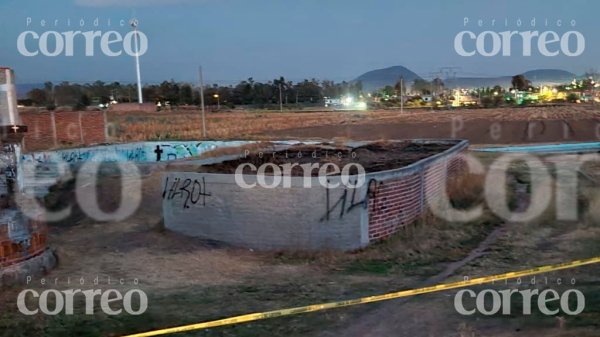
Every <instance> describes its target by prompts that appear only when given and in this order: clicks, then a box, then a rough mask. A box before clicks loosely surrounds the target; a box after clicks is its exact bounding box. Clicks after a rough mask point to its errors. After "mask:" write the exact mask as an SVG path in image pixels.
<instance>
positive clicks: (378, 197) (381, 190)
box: [368, 143, 466, 241]
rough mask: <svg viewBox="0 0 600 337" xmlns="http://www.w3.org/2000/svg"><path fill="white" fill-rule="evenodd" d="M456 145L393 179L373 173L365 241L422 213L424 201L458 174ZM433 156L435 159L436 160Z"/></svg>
mask: <svg viewBox="0 0 600 337" xmlns="http://www.w3.org/2000/svg"><path fill="white" fill-rule="evenodd" d="M465 148H466V143H465V144H459V145H457V147H454V148H452V149H450V150H448V151H446V153H443V154H441V155H437V156H434V157H433V158H428V159H426V161H425V162H421V163H416V164H413V165H411V166H414V167H412V168H411V167H407V168H404V169H401V170H407V172H409V173H408V174H405V175H400V176H396V177H386V174H375V175H373V177H372V179H373V180H372V181H371V184H370V186H369V192H368V193H369V204H368V212H369V241H374V240H380V239H383V238H386V237H389V236H390V235H392V234H394V233H396V232H398V230H400V229H401V228H403V227H404V226H406V225H408V224H410V223H412V222H414V221H415V220H417V219H418V218H419V217H420V216H421V215H422V214H423V213H424V211H425V209H426V206H427V201H426V199H425V198H436V197H438V196H439V195H440V192H442V191H443V189H442V187H443V186H442V184H445V183H446V179H447V178H449V177H451V176H454V175H457V174H460V173H461V172H462V171H463V169H464V166H465V162H464V160H463V158H462V156H461V153H462V152H463V151H464V149H465ZM436 157H437V158H436Z"/></svg>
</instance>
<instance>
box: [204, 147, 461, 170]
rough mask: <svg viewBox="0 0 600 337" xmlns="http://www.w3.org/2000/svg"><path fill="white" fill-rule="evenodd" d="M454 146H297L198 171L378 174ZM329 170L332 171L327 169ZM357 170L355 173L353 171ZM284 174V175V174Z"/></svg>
mask: <svg viewBox="0 0 600 337" xmlns="http://www.w3.org/2000/svg"><path fill="white" fill-rule="evenodd" d="M452 146H453V144H443V143H415V142H411V141H404V142H377V143H369V144H367V145H363V146H359V147H354V148H353V147H347V146H335V145H327V144H323V145H297V146H292V147H290V148H288V149H287V150H283V151H274V152H254V153H251V154H249V155H247V156H244V157H242V158H240V159H235V160H228V161H224V162H222V163H218V164H212V165H206V166H202V167H200V169H199V172H203V173H222V174H223V173H224V174H233V173H235V171H236V170H237V168H238V167H240V165H243V164H252V165H254V167H256V168H258V167H260V166H261V165H264V164H267V163H270V164H274V165H277V166H280V167H281V166H283V165H286V164H287V165H289V164H291V165H293V167H292V168H291V171H290V172H291V175H292V176H303V175H304V169H303V168H302V167H301V166H300V165H303V164H319V167H322V166H323V165H325V164H327V163H332V164H335V165H337V166H338V167H339V168H340V169H341V168H343V167H344V166H346V165H349V164H360V165H362V167H364V169H365V172H367V173H370V172H378V171H386V170H392V169H396V168H400V167H404V166H407V165H410V164H412V163H415V162H417V161H419V160H421V159H425V158H427V157H429V156H432V155H435V154H437V153H440V152H443V151H445V150H447V149H449V148H451V147H452ZM328 169H329V171H331V170H333V168H332V167H328ZM349 169H350V173H351V174H354V173H356V167H355V166H354V165H353V166H351V167H349ZM253 170H254V168H252V167H251V166H250V165H245V166H244V168H243V173H244V174H252V173H256V172H255V171H253ZM353 170H354V172H353ZM318 171H319V170H318V169H314V170H312V172H311V175H312V176H318V173H319V172H318ZM272 173H273V168H272V167H267V168H266V170H265V174H272ZM284 174H285V173H284Z"/></svg>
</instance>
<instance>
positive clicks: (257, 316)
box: [123, 256, 600, 337]
mask: <svg viewBox="0 0 600 337" xmlns="http://www.w3.org/2000/svg"><path fill="white" fill-rule="evenodd" d="M599 262H600V256H598V257H593V258H589V259H584V260H576V261H572V262H567V263H561V264H556V265H549V266H542V267H537V268H532V269H527V270H522V271H515V272H509V273H505V274H499V275H492V276H485V277H479V278H474V279H470V280H465V281H459V282H452V283H446V284H438V285H435V286H430V287H423V288H418V289H411V290H402V291H398V292H394V293H388V294H382V295H375V296H367V297H362V298H357V299H352V300H346V301H337V302H330V303H322V304H313V305H307V306H302V307H296V308H288V309H279V310H273V311H265V312H257V313H253V314H246V315H241V316H234V317H229V318H223V319H218V320H215V321H209V322H203V323H196V324H189V325H182V326H177V327H172V328H166V329H159V330H153V331H148V332H142V333H137V334H133V335H127V336H123V337H147V336H159V335H166V334H172V333H178V332H185V331H192V330H199V329H207V328H214V327H218V326H224V325H232V324H239V323H244V322H251V321H257V320H262V319H267V318H274V317H281V316H290V315H297V314H302V313H306V312H315V311H321V310H327V309H333V308H339V307H347V306H351V305H357V304H363V303H371V302H378V301H385V300H391V299H395V298H401V297H409V296H414V295H419V294H425V293H433V292H438V291H442V290H448V289H456V288H464V287H468V286H472V285H478V284H484V283H489V282H493V281H502V280H508V279H513V278H518V277H524V276H531V275H536V274H542V273H548V272H552V271H557V270H564V269H570V268H575V267H580V266H585V265H589V264H594V263H599Z"/></svg>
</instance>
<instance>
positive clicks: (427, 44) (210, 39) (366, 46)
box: [0, 0, 600, 84]
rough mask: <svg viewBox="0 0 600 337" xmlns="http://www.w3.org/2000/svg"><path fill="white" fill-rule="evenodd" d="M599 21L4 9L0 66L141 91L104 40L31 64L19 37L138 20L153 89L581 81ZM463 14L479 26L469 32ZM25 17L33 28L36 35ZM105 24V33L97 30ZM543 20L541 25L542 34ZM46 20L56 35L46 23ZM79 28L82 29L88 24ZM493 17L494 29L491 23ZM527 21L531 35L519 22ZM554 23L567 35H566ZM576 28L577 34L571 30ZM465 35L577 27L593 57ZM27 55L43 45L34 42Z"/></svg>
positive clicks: (263, 9)
mask: <svg viewBox="0 0 600 337" xmlns="http://www.w3.org/2000/svg"><path fill="white" fill-rule="evenodd" d="M598 13H600V2H599V1H592V0H589V1H572V0H571V1H549V0H539V1H522V0H509V1H507V0H502V1H448V0H430V1H391V0H388V1H384V0H370V1H355V0H296V1H287V0H285V1H284V0H145V1H144V0H53V1H47V0H3V1H2V2H1V3H0V15H1V17H2V20H0V45H1V46H2V48H1V49H0V66H8V67H12V68H14V69H15V72H16V75H17V80H18V82H19V83H39V82H44V81H47V80H51V81H62V80H68V81H76V82H89V81H95V80H102V81H121V82H134V81H135V68H134V59H133V57H131V56H129V55H127V54H124V53H123V54H122V55H121V56H117V57H110V56H106V55H104V54H102V52H101V50H100V46H99V39H98V40H97V41H96V42H97V43H96V45H95V47H94V48H95V55H94V56H85V55H83V52H84V47H85V42H84V41H83V40H81V41H79V40H77V39H76V40H75V45H74V51H75V56H65V55H64V54H61V55H59V56H55V57H50V56H45V55H41V54H39V55H37V56H33V57H27V56H23V55H22V54H20V53H19V51H18V49H17V39H18V36H19V35H20V34H21V33H23V32H25V31H29V30H31V31H34V32H36V33H38V34H42V33H44V32H46V31H57V32H59V33H62V32H65V31H74V30H75V31H76V30H81V31H101V32H102V33H104V32H107V31H111V30H116V31H118V32H120V33H122V34H123V35H125V34H126V33H127V32H129V31H130V27H129V26H128V25H127V26H125V27H120V26H119V21H120V20H126V21H127V20H129V19H130V18H131V17H132V15H135V16H136V17H137V18H138V19H139V21H140V25H139V28H140V30H141V31H142V32H143V33H144V34H145V35H146V36H147V37H148V41H149V43H148V51H147V53H146V54H144V55H143V56H142V57H141V68H142V81H143V82H144V83H150V82H160V81H163V80H169V79H174V80H178V81H191V82H196V81H197V77H198V75H197V68H198V65H199V64H202V65H203V68H204V77H205V80H206V82H208V83H220V84H233V83H236V82H238V81H239V80H242V79H246V78H248V77H253V78H254V79H255V80H258V81H266V80H270V79H273V78H275V77H278V76H284V77H286V78H287V79H290V80H294V81H298V80H302V79H304V78H313V77H314V78H317V79H331V80H336V81H341V80H352V79H353V78H355V77H357V76H358V75H360V74H362V73H364V72H366V71H369V70H373V69H377V68H384V67H388V66H393V65H403V66H405V67H407V68H409V69H411V70H413V71H415V72H416V73H418V74H419V75H421V76H423V77H426V78H428V77H431V76H432V74H433V73H435V72H437V71H439V68H440V67H449V66H453V67H460V70H458V73H457V75H458V76H496V75H513V74H516V73H519V72H523V71H527V70H532V69H540V68H557V69H564V70H568V71H572V72H575V73H577V74H581V73H583V72H584V71H586V70H588V69H590V68H596V69H598V68H600V46H599V44H598V42H599V41H600V19H598ZM465 17H468V18H469V19H470V21H471V22H470V24H468V25H467V26H466V27H464V26H463V19H464V18H465ZM27 18H31V21H32V22H31V24H30V25H29V27H28V26H27ZM96 18H98V19H99V20H98V21H99V26H98V27H94V26H93V20H94V19H96ZM533 18H536V23H537V25H536V27H533V28H532V27H531V26H530V22H531V20H532V19H533ZM43 19H45V20H46V21H47V24H46V27H41V26H40V21H41V20H43ZM68 19H70V20H71V27H69V26H68V25H67V20H68ZM81 19H83V20H84V21H85V25H84V26H83V27H79V22H80V20H81ZM109 19H110V20H111V26H110V27H109V26H108V25H107V22H108V20H109ZM478 19H483V20H485V23H484V27H478V26H477V23H476V22H477V20H478ZM492 19H495V20H496V27H491V26H490V21H491V20H492ZM505 19H507V20H508V23H509V24H508V27H505V26H504V20H505ZM518 19H521V20H522V26H521V27H518V26H517V25H516V21H517V20H518ZM546 19H548V26H547V27H546V26H544V24H545V20H546ZM55 20H58V25H57V26H54V24H55ZM556 20H561V21H562V22H563V26H562V27H556V24H555V23H556ZM571 20H575V22H576V25H575V27H571V26H570V24H569V22H571ZM463 30H471V31H473V32H474V33H475V34H479V33H480V32H482V31H485V30H492V31H495V32H502V31H506V30H516V31H529V30H538V31H540V32H543V31H546V30H552V31H555V32H556V33H558V34H559V35H562V34H563V33H565V32H566V31H569V30H575V31H578V32H580V33H581V34H582V35H583V36H584V37H585V43H586V44H585V51H584V52H583V53H582V54H581V55H579V56H575V57H568V56H565V55H563V54H560V55H559V56H554V57H547V56H543V55H541V54H540V53H539V52H538V48H537V44H536V43H534V44H533V46H532V49H533V53H532V56H529V57H526V56H522V53H521V52H522V51H521V50H520V48H515V47H514V46H513V51H512V52H513V55H511V56H501V55H497V56H493V57H484V56H481V55H477V56H472V57H464V56H460V55H458V54H457V52H456V51H455V49H454V37H455V36H456V35H457V33H459V32H460V31H463ZM534 42H535V41H534ZM519 43H520V42H519ZM516 44H518V43H516ZM28 46H29V48H30V49H32V50H33V49H35V48H39V45H38V44H37V42H34V41H33V40H32V41H30V43H29V44H28ZM117 46H118V44H117ZM116 48H117V47H115V49H116ZM119 48H122V46H121V47H119Z"/></svg>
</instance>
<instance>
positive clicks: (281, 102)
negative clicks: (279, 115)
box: [279, 81, 283, 112]
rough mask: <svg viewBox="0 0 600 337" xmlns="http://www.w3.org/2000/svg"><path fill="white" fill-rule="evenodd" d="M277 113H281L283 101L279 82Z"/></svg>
mask: <svg viewBox="0 0 600 337" xmlns="http://www.w3.org/2000/svg"><path fill="white" fill-rule="evenodd" d="M279 112H283V101H282V96H281V81H279Z"/></svg>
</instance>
